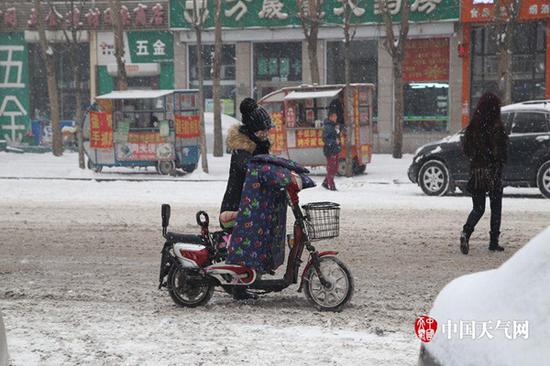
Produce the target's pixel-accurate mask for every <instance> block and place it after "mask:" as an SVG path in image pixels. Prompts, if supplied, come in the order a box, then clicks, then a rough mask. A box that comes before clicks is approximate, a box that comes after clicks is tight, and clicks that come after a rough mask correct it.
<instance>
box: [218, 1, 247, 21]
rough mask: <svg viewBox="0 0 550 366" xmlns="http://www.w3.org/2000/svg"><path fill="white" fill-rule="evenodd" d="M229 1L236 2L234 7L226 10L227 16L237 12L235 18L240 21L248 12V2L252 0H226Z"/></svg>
mask: <svg viewBox="0 0 550 366" xmlns="http://www.w3.org/2000/svg"><path fill="white" fill-rule="evenodd" d="M226 1H227V2H228V3H235V4H234V5H233V7H232V8H231V9H229V10H226V11H225V12H224V14H225V16H226V17H230V18H231V17H233V16H234V15H235V14H236V16H235V20H236V21H239V20H241V18H242V17H244V16H245V14H246V13H248V6H247V3H250V2H251V1H252V0H226Z"/></svg>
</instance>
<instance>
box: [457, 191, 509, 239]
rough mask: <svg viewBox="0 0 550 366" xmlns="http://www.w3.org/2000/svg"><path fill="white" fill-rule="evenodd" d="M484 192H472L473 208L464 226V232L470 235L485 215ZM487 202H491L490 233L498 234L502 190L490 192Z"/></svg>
mask: <svg viewBox="0 0 550 366" xmlns="http://www.w3.org/2000/svg"><path fill="white" fill-rule="evenodd" d="M485 194H486V193H485V192H483V191H474V192H472V201H473V204H474V207H473V208H472V211H471V212H470V215H469V216H468V220H467V221H466V225H464V231H465V232H466V233H468V235H469V234H471V233H472V232H473V231H474V228H475V226H476V225H477V223H478V222H479V220H480V219H481V217H482V216H483V214H484V213H485ZM489 200H490V202H491V232H492V233H495V235H498V234H497V233H499V232H500V220H501V216H502V188H500V189H497V190H494V191H490V192H489Z"/></svg>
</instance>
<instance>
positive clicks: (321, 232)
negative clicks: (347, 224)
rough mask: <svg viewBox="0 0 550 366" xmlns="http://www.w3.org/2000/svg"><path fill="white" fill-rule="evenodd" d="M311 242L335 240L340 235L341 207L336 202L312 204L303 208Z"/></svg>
mask: <svg viewBox="0 0 550 366" xmlns="http://www.w3.org/2000/svg"><path fill="white" fill-rule="evenodd" d="M302 208H303V209H304V212H305V219H306V228H307V233H308V236H309V240H311V241H314V240H321V239H330V238H335V237H337V236H339V235H340V205H339V204H337V203H334V202H311V203H308V204H307V205H304V206H302Z"/></svg>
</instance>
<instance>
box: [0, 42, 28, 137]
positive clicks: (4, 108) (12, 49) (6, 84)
mask: <svg viewBox="0 0 550 366" xmlns="http://www.w3.org/2000/svg"><path fill="white" fill-rule="evenodd" d="M24 51H25V47H24V46H0V52H3V53H4V57H6V56H7V57H6V58H5V59H2V60H1V61H0V75H4V78H3V79H0V89H23V88H25V84H24V83H23V80H22V78H23V62H22V61H16V60H14V54H15V53H16V52H24ZM2 94H3V95H5V96H4V98H3V99H2V100H1V102H2V104H1V105H0V122H3V123H2V124H1V126H2V128H1V130H2V131H1V132H2V133H0V138H5V139H6V140H8V141H10V142H19V141H21V139H22V138H23V131H25V125H24V124H18V123H17V118H18V117H21V116H26V115H27V111H26V110H25V108H24V107H23V105H22V104H21V102H20V101H19V99H18V98H17V96H15V95H6V93H2ZM6 117H7V118H6ZM6 119H7V123H6ZM6 130H7V131H8V132H7V133H4V132H5V131H6ZM18 131H20V132H18Z"/></svg>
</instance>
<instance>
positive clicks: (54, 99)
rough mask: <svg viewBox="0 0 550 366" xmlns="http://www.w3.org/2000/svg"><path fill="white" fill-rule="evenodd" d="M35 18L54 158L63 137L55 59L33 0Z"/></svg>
mask: <svg viewBox="0 0 550 366" xmlns="http://www.w3.org/2000/svg"><path fill="white" fill-rule="evenodd" d="M34 7H35V9H36V16H37V18H38V36H39V39H40V51H41V55H42V59H43V60H44V63H45V64H46V76H47V80H48V98H49V102H50V119H51V123H52V133H53V137H52V150H53V154H54V155H55V156H61V155H63V136H62V135H61V126H60V124H59V94H58V90H57V76H56V71H55V57H54V51H53V48H52V47H50V45H49V44H48V40H47V39H46V26H45V24H44V17H43V15H42V6H41V2H40V0H34Z"/></svg>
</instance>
